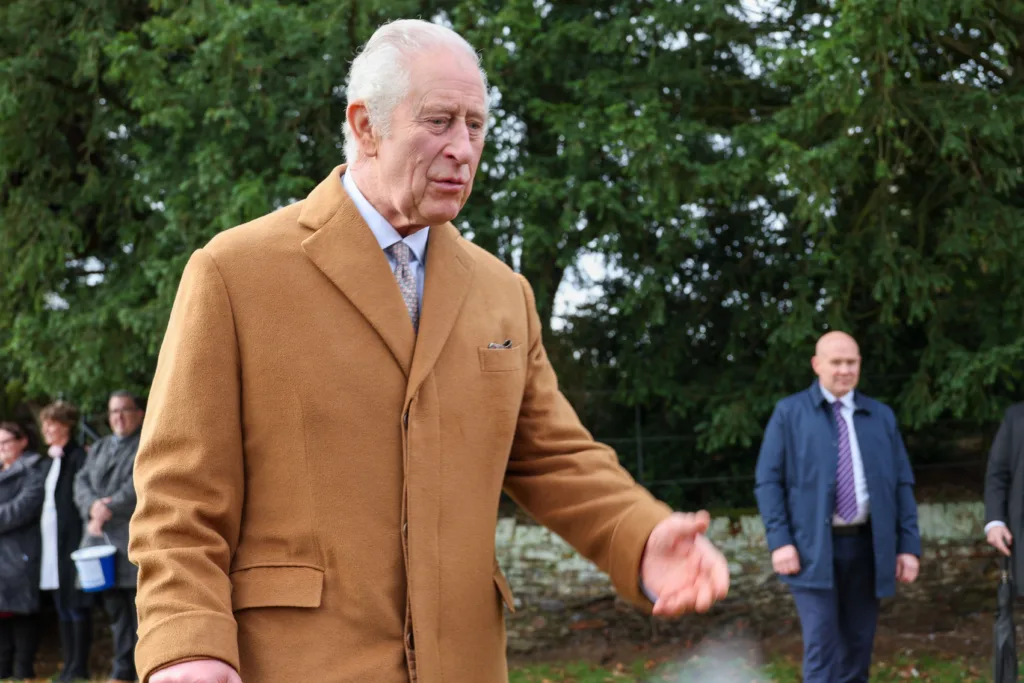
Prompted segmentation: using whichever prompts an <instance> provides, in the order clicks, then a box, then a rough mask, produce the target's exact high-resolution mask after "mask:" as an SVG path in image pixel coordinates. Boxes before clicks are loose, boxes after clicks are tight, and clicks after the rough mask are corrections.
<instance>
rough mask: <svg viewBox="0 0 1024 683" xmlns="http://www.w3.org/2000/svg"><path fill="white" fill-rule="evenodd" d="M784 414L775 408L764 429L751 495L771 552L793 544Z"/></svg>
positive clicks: (781, 410)
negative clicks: (759, 514) (754, 497)
mask: <svg viewBox="0 0 1024 683" xmlns="http://www.w3.org/2000/svg"><path fill="white" fill-rule="evenodd" d="M785 436H786V413H785V410H784V409H783V408H782V407H781V406H779V405H776V406H775V410H774V411H773V412H772V416H771V419H769V420H768V426H767V427H765V430H764V440H763V441H762V442H761V452H760V453H759V454H758V456H757V468H756V471H755V475H754V495H755V496H756V497H757V508H758V510H759V511H760V513H761V520H762V521H763V522H764V530H765V538H766V539H767V541H768V549H769V550H772V551H775V550H778V549H779V548H781V547H783V546H787V545H793V532H792V530H791V527H790V521H789V513H788V512H787V509H786V438H785Z"/></svg>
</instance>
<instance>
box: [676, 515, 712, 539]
mask: <svg viewBox="0 0 1024 683" xmlns="http://www.w3.org/2000/svg"><path fill="white" fill-rule="evenodd" d="M666 521H667V522H669V525H668V528H670V529H672V530H673V531H674V532H675V534H674V535H675V536H677V537H678V536H688V537H692V536H696V535H697V534H702V533H704V532H705V531H707V530H708V525H709V524H711V515H709V514H708V513H707V511H705V510H701V511H699V512H674V513H672V515H671V516H670V517H669V518H668V520H666Z"/></svg>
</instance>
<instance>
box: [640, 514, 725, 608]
mask: <svg viewBox="0 0 1024 683" xmlns="http://www.w3.org/2000/svg"><path fill="white" fill-rule="evenodd" d="M710 522H711V517H710V515H708V513H707V512H704V511H701V512H698V513H680V512H677V513H674V514H672V515H671V516H669V517H668V518H666V519H665V520H663V521H662V522H661V523H659V524H658V526H656V527H654V530H653V531H652V532H651V535H650V536H649V537H648V539H647V545H646V547H645V548H644V554H643V559H642V560H641V561H640V576H641V579H642V580H643V583H644V586H645V587H646V588H647V589H648V590H650V591H651V592H653V593H654V594H655V595H657V596H658V601H657V602H656V603H655V604H654V614H656V615H659V616H668V617H674V616H678V615H680V614H685V613H686V612H706V611H708V610H709V609H710V608H711V605H713V604H714V603H715V601H717V600H721V599H722V598H724V597H725V596H726V594H727V593H728V592H729V564H728V563H727V562H726V560H725V556H724V555H722V553H721V552H719V551H718V549H717V548H715V546H714V545H713V544H712V543H711V541H709V540H708V539H707V537H706V536H704V532H705V531H707V528H708V524H709V523H710Z"/></svg>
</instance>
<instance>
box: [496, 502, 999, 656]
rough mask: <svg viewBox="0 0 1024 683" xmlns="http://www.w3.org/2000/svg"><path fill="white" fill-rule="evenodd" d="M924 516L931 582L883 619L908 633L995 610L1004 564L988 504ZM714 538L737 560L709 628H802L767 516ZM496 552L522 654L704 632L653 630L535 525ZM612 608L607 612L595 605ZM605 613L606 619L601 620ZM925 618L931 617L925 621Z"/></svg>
mask: <svg viewBox="0 0 1024 683" xmlns="http://www.w3.org/2000/svg"><path fill="white" fill-rule="evenodd" d="M918 515H919V524H920V528H921V537H922V544H923V555H924V556H923V558H922V563H921V577H920V579H919V581H918V582H917V583H915V584H913V585H911V586H908V587H904V586H900V587H899V591H898V594H897V597H896V598H895V599H892V600H886V601H885V603H884V604H883V616H882V621H883V623H885V622H886V620H890V621H892V620H900V621H901V623H902V622H909V624H910V625H909V626H904V627H902V628H912V627H914V624H915V623H916V624H919V625H920V627H921V628H922V629H937V630H941V629H942V628H943V625H944V624H950V628H952V626H951V625H952V623H953V622H954V621H955V620H956V619H957V618H959V617H961V616H963V615H965V614H970V613H972V612H976V611H978V610H981V609H984V608H988V607H990V606H991V603H992V602H993V600H994V593H995V580H996V576H997V573H998V562H997V560H996V559H995V556H994V554H993V551H992V550H991V549H990V548H989V547H988V546H987V545H986V544H985V543H984V539H983V527H984V506H983V505H982V504H981V503H977V502H970V503H951V504H922V505H921V506H920V507H919V510H918ZM708 536H709V538H710V539H711V540H712V541H714V543H715V544H716V545H717V546H718V547H719V548H720V549H722V551H723V552H724V553H725V555H726V557H727V558H728V560H729V565H730V570H731V576H732V586H731V590H730V594H729V597H728V598H727V599H726V600H725V601H723V603H722V604H721V605H719V606H718V607H716V608H715V610H713V614H712V615H711V617H712V618H711V619H706V620H701V621H700V623H701V624H703V625H704V627H706V628H718V627H721V623H722V621H723V620H726V621H730V622H740V623H743V624H749V625H750V626H751V627H752V628H753V630H755V631H757V632H760V633H767V632H775V631H777V630H778V629H780V628H792V627H794V626H793V618H794V617H795V612H794V609H793V604H792V599H791V598H790V596H789V593H788V591H786V590H785V588H784V587H783V585H782V584H781V582H780V581H778V579H777V578H776V577H775V575H774V574H773V572H772V569H771V560H770V555H769V552H768V549H767V546H766V543H765V537H764V526H763V524H762V523H761V520H760V518H759V517H757V516H756V515H748V516H738V517H735V518H718V519H714V520H713V521H712V525H711V529H710V530H709V532H708ZM496 546H497V554H498V562H499V564H500V565H501V567H502V570H503V571H504V572H505V574H506V576H507V577H508V580H509V583H510V585H511V587H512V591H513V594H514V595H515V602H516V606H517V612H516V614H514V615H510V616H509V618H508V627H509V646H510V649H511V650H512V651H513V652H516V651H518V652H523V651H530V650H532V649H535V648H537V647H542V646H549V645H557V644H558V642H559V641H560V640H564V639H565V638H567V637H568V636H570V635H571V634H572V632H573V631H574V630H582V629H585V628H588V627H593V628H605V627H613V626H614V624H610V623H609V622H611V621H615V620H625V621H627V622H629V624H630V626H629V628H626V629H625V630H626V631H629V630H631V629H632V630H635V629H636V628H638V627H641V626H642V628H644V629H648V630H650V629H657V628H670V629H671V628H681V629H686V628H690V629H693V628H695V621H694V620H691V621H690V622H689V623H687V624H683V625H669V626H664V625H658V624H652V623H651V620H650V619H648V618H647V617H643V616H641V615H639V614H638V613H637V612H636V611H635V610H631V609H630V608H628V607H626V606H625V605H622V604H621V603H620V602H619V601H617V600H616V599H615V597H614V593H613V592H612V590H611V586H610V583H609V581H608V578H607V576H605V575H604V574H603V573H601V572H600V571H599V570H598V569H597V568H596V567H595V566H594V565H593V564H592V563H591V562H589V561H588V560H586V559H584V558H582V557H581V556H580V555H579V554H577V553H576V552H575V551H574V550H573V549H572V548H571V547H569V545H568V544H566V543H565V542H564V541H563V540H561V539H560V538H559V537H557V536H555V535H554V534H552V533H551V532H549V531H548V530H547V529H545V528H543V527H540V526H537V525H536V524H533V523H531V522H529V521H524V520H522V519H515V518H503V519H501V520H500V521H499V523H498V530H497V537H496ZM602 603H604V609H603V610H600V609H596V608H595V606H596V605H600V604H602ZM609 610H611V612H613V613H614V615H612V616H610V612H609ZM598 613H601V615H600V617H595V614H598ZM922 613H924V614H926V618H923V619H921V618H918V617H917V616H915V615H920V614H922ZM698 630H699V629H698ZM688 635H693V636H696V635H699V633H689V634H688Z"/></svg>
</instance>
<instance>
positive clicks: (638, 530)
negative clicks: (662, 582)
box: [608, 499, 672, 614]
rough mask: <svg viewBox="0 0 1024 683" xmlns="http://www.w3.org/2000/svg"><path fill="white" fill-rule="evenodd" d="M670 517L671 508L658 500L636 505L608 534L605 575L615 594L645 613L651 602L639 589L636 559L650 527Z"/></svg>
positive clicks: (648, 535) (648, 611)
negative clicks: (608, 560)
mask: <svg viewBox="0 0 1024 683" xmlns="http://www.w3.org/2000/svg"><path fill="white" fill-rule="evenodd" d="M671 514H672V508H670V507H669V506H667V505H665V504H664V503H662V502H660V501H656V500H653V499H651V500H647V501H643V502H640V503H637V504H636V506H635V507H634V508H633V509H632V510H630V511H629V513H628V514H627V515H626V516H625V518H624V519H623V520H622V521H621V522H619V524H618V526H616V528H615V533H614V534H613V535H612V544H611V545H612V553H611V563H610V567H609V571H608V574H609V576H610V577H611V580H612V585H613V586H615V592H616V593H618V594H619V596H620V597H621V598H622V599H623V600H626V601H627V602H630V603H632V604H633V605H635V606H636V607H638V608H640V609H641V610H642V611H644V612H646V613H647V614H651V613H652V612H653V611H654V603H652V602H651V601H650V600H649V599H648V598H647V596H645V595H644V594H643V592H641V590H640V559H641V558H642V557H643V554H644V548H645V547H647V539H648V537H650V535H651V532H652V531H654V527H656V526H658V524H659V523H661V521H662V520H664V519H665V518H667V517H668V516H669V515H671Z"/></svg>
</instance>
